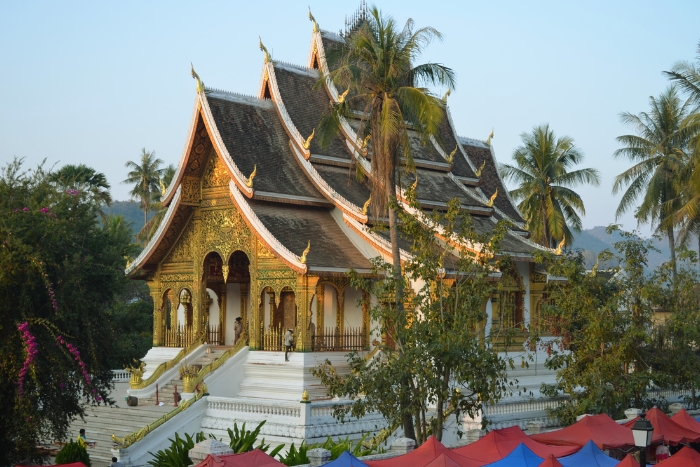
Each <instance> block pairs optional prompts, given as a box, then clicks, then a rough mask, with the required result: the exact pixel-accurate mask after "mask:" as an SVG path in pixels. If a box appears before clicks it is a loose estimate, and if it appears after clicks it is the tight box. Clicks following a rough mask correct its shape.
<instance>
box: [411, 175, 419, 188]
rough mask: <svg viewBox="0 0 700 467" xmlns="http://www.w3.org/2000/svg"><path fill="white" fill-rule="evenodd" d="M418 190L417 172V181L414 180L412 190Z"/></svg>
mask: <svg viewBox="0 0 700 467" xmlns="http://www.w3.org/2000/svg"><path fill="white" fill-rule="evenodd" d="M416 188H418V172H416V179H415V180H414V182H413V184H412V185H411V190H413V191H416Z"/></svg>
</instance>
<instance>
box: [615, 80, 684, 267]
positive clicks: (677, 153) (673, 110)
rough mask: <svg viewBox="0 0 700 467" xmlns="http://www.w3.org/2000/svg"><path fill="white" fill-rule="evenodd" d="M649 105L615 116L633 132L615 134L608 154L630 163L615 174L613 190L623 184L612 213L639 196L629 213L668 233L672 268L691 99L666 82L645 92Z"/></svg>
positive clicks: (626, 207)
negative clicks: (662, 87)
mask: <svg viewBox="0 0 700 467" xmlns="http://www.w3.org/2000/svg"><path fill="white" fill-rule="evenodd" d="M649 104H650V107H651V109H650V111H649V112H641V113H639V114H638V115H634V114H631V113H628V112H625V113H623V114H622V115H621V117H620V119H621V121H622V123H625V124H627V125H630V126H632V127H633V128H634V130H635V133H636V134H633V135H632V134H630V135H623V136H618V137H617V141H618V142H619V143H620V144H622V145H623V147H622V148H620V149H618V150H616V151H615V153H614V156H615V157H616V158H624V159H627V160H629V161H630V162H632V163H633V164H634V165H633V166H632V167H630V168H629V169H627V170H625V171H624V172H622V173H621V174H620V175H618V176H617V177H615V183H614V185H613V194H617V193H618V192H620V191H622V190H623V189H624V187H625V186H626V187H627V189H626V190H625V192H624V194H623V195H622V199H621V200H620V204H619V206H618V207H617V212H616V214H615V215H616V216H617V217H620V216H621V215H622V214H624V213H625V212H627V211H628V210H629V209H631V208H632V207H634V205H635V203H636V201H637V199H638V198H640V197H641V198H642V203H641V204H640V205H639V206H638V207H637V211H636V214H635V216H636V217H637V220H638V221H639V222H640V223H650V224H651V225H652V226H653V227H654V229H655V230H656V231H657V232H659V233H662V234H663V235H664V236H665V237H666V238H668V245H669V248H670V250H671V264H672V266H673V271H674V273H675V272H676V269H677V268H676V248H675V247H676V244H675V241H674V231H673V229H674V225H675V223H676V221H675V215H676V213H677V212H678V210H679V209H680V207H681V197H680V196H679V189H678V187H679V177H680V175H681V174H682V172H683V170H684V168H685V167H686V166H687V165H688V163H689V160H688V157H687V154H688V151H687V149H688V144H689V142H690V134H689V132H688V131H687V130H686V129H684V128H681V126H682V124H683V121H684V120H685V119H686V117H687V116H688V115H689V113H690V112H691V110H692V103H691V102H690V101H684V100H683V99H681V98H680V97H679V95H678V92H677V90H676V87H675V86H670V87H669V88H668V89H666V91H664V92H663V93H661V95H660V96H659V97H657V98H655V97H650V98H649Z"/></svg>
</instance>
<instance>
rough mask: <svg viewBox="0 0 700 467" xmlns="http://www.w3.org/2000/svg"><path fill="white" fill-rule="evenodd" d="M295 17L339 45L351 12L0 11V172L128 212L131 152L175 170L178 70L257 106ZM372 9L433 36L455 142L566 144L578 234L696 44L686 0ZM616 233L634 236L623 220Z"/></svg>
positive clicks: (53, 5)
mask: <svg viewBox="0 0 700 467" xmlns="http://www.w3.org/2000/svg"><path fill="white" fill-rule="evenodd" d="M370 3H371V2H370ZM309 4H310V6H311V9H312V11H313V13H314V16H315V17H316V19H317V20H318V22H319V24H320V25H321V27H322V28H324V29H328V30H331V31H337V30H338V29H340V28H341V27H342V25H343V19H344V16H345V14H350V13H352V12H353V11H354V10H355V9H356V8H357V6H358V5H359V1H355V0H353V1H328V0H326V1H323V2H319V1H317V0H305V1H304V2H296V1H265V0H258V1H248V2H240V1H236V2H233V1H229V2H211V1H201V2H176V1H168V2H155V1H149V2H132V1H121V2H95V1H92V2H80V1H71V2H59V1H53V2H48V1H43V2H39V1H36V2H9V1H5V2H2V3H1V4H0V44H2V45H1V46H0V64H1V65H0V66H2V73H0V99H1V100H0V163H2V164H3V165H4V163H6V162H7V161H9V160H11V159H12V157H14V156H19V157H24V158H26V161H27V165H28V166H34V165H36V164H37V163H38V162H40V161H41V160H42V159H44V158H46V159H47V160H48V164H49V165H52V164H55V163H57V164H64V163H74V164H77V163H85V164H88V165H91V166H93V167H95V168H96V169H97V170H99V171H102V172H104V173H105V174H106V175H107V177H108V179H109V181H110V183H111V184H112V192H113V196H114V198H115V199H118V200H120V199H127V198H128V195H127V191H128V188H127V186H125V185H122V184H120V183H119V182H120V181H121V180H123V179H124V178H125V176H126V170H125V168H124V163H125V162H126V161H127V160H129V159H132V160H136V159H137V158H138V156H139V153H140V151H141V148H142V147H145V148H147V149H148V150H155V151H156V154H157V155H158V156H159V157H160V158H162V159H163V160H164V161H166V163H177V160H178V159H179V157H180V154H181V152H182V147H183V145H184V142H185V141H184V140H185V137H186V132H187V126H188V124H189V119H190V115H191V112H192V105H193V102H194V97H195V83H194V81H193V80H192V78H191V77H190V74H189V68H190V61H192V62H193V63H194V66H195V69H196V70H197V72H198V73H199V75H200V76H201V77H202V80H203V81H204V82H205V83H206V84H207V85H208V86H211V87H216V88H223V89H226V90H231V91H236V92H240V93H245V94H255V93H256V91H257V87H258V83H259V79H260V72H261V66H262V60H263V58H262V54H261V52H260V51H259V50H258V35H260V36H262V38H263V41H264V43H265V45H266V46H267V47H268V49H270V51H271V52H272V54H273V58H275V59H278V60H283V61H288V62H294V63H298V64H305V63H306V60H307V56H308V50H309V42H310V37H311V24H310V23H309V21H308V18H307V5H309ZM377 5H378V6H379V7H380V8H381V9H382V10H383V11H384V12H386V13H389V14H392V15H393V16H394V17H395V18H396V19H397V20H398V21H399V22H400V23H401V24H402V23H403V22H404V21H405V20H406V18H409V17H411V18H413V19H414V20H415V21H416V24H417V26H426V25H429V26H433V27H435V28H437V29H438V30H440V31H441V32H442V33H443V34H444V41H443V42H442V43H434V44H432V45H431V46H430V47H429V48H428V49H427V52H426V54H425V55H424V61H437V62H442V63H445V64H446V65H448V66H450V67H452V68H454V70H455V72H456V73H457V78H458V83H457V84H458V87H457V91H456V92H453V93H452V96H451V98H450V100H449V103H450V108H451V112H452V115H453V118H454V121H455V124H456V126H457V131H458V132H459V133H460V134H461V135H463V136H470V137H475V138H479V139H486V137H487V136H488V134H489V133H490V132H491V128H492V127H493V128H495V139H494V141H493V143H494V147H495V149H496V154H497V157H498V159H499V160H500V161H502V162H505V161H509V160H510V155H511V154H512V152H513V149H514V148H515V147H516V146H518V144H519V142H520V138H519V135H520V133H522V132H525V131H529V130H530V129H531V128H532V127H533V126H534V125H537V124H540V123H549V124H550V125H551V127H552V128H553V129H554V130H555V132H557V133H558V134H566V135H570V136H572V137H573V138H574V139H575V141H576V142H577V144H578V146H579V147H580V148H581V149H582V150H583V152H584V153H585V154H586V160H585V166H592V167H596V168H598V169H599V170H600V171H601V173H602V177H603V183H602V185H601V187H599V188H581V189H580V193H581V194H582V196H583V197H584V201H585V204H586V208H587V215H586V216H585V218H584V227H586V228H588V227H593V226H595V225H607V224H608V223H610V222H613V221H614V212H615V208H616V207H617V202H618V198H617V197H613V196H612V195H611V186H612V180H613V177H614V176H615V175H616V174H618V173H620V172H621V171H623V170H624V169H625V168H626V167H627V166H628V165H627V163H626V162H624V161H615V160H614V159H613V158H612V153H613V152H614V151H615V149H616V148H617V143H616V142H615V137H616V136H618V135H621V134H625V133H628V132H629V131H630V130H628V129H627V128H625V127H623V126H621V125H620V123H619V119H618V116H619V113H620V112H622V111H630V112H634V113H638V112H640V111H643V110H646V109H647V107H648V98H649V96H651V95H658V94H659V93H660V92H661V91H662V90H663V89H664V88H665V87H666V86H667V81H666V79H665V78H664V77H663V76H662V75H661V72H662V70H667V69H669V68H670V67H671V66H672V65H673V63H674V62H675V61H677V60H681V59H684V60H693V59H694V58H695V55H696V49H697V45H698V42H699V41H700V27H698V25H699V24H700V23H699V22H698V20H699V19H700V2H698V1H697V0H675V1H658V0H657V1H640V0H635V1H631V0H624V1H622V0H618V1H590V0H589V1H579V2H573V1H553V0H552V1H534V0H532V1H522V0H521V1H517V0H514V1H488V2H486V1H482V2H451V1H444V0H433V1H429V2H425V1H422V2H419V1H413V0H403V1H398V0H393V1H382V2H380V3H377ZM622 221H623V222H624V223H625V226H626V227H628V228H633V227H635V221H634V219H633V218H632V216H631V215H629V216H626V217H624V218H623V219H622Z"/></svg>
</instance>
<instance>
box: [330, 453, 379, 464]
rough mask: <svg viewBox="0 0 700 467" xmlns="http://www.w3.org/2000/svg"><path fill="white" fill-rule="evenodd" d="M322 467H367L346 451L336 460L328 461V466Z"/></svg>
mask: <svg viewBox="0 0 700 467" xmlns="http://www.w3.org/2000/svg"><path fill="white" fill-rule="evenodd" d="M323 466H324V467H369V466H368V465H367V464H365V463H364V462H362V461H361V460H360V459H358V458H357V457H355V456H353V455H352V454H350V453H349V452H347V451H343V453H342V454H341V455H340V456H338V458H337V459H335V460H332V461H330V462H329V463H328V464H323Z"/></svg>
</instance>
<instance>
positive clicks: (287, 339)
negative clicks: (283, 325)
mask: <svg viewBox="0 0 700 467" xmlns="http://www.w3.org/2000/svg"><path fill="white" fill-rule="evenodd" d="M292 345H294V335H293V334H292V330H291V329H289V330H288V331H287V333H286V334H285V335H284V349H285V350H284V361H285V362H288V361H289V352H291V351H292Z"/></svg>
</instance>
